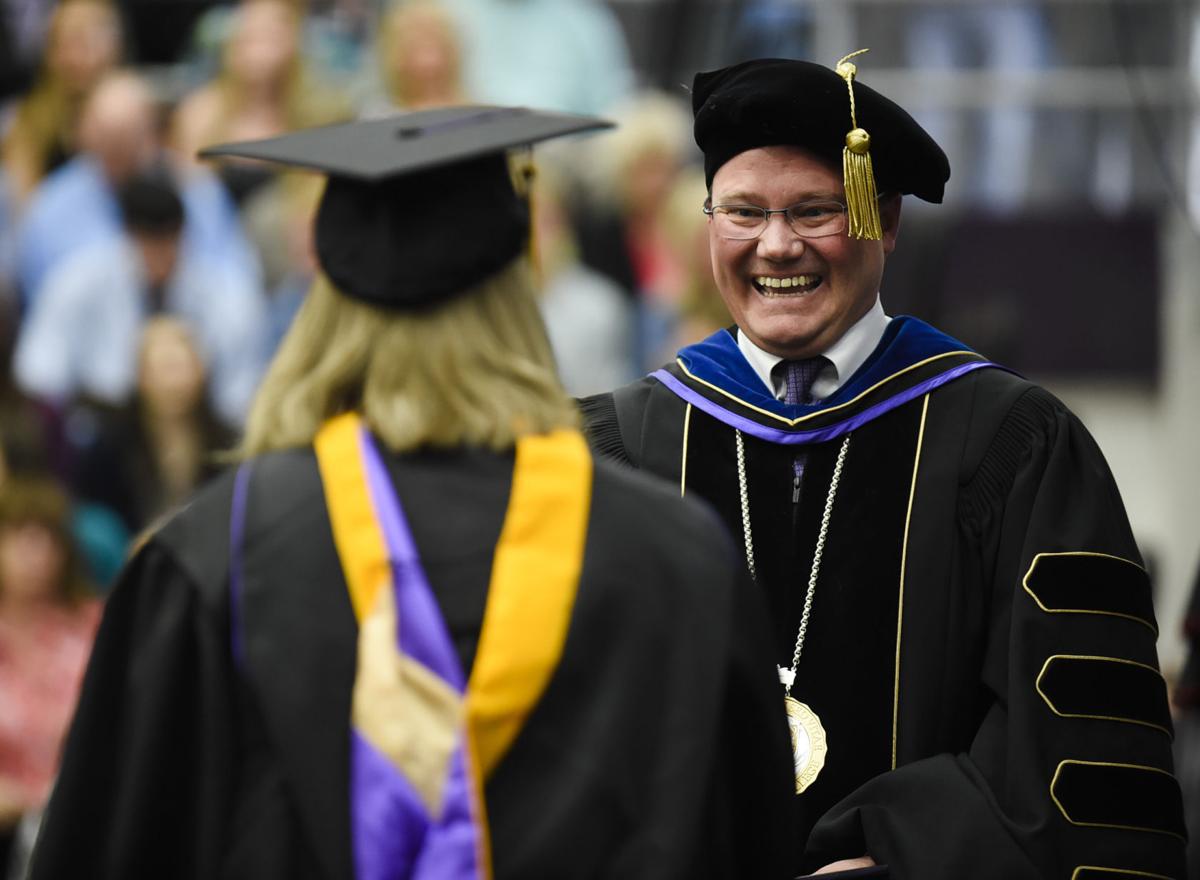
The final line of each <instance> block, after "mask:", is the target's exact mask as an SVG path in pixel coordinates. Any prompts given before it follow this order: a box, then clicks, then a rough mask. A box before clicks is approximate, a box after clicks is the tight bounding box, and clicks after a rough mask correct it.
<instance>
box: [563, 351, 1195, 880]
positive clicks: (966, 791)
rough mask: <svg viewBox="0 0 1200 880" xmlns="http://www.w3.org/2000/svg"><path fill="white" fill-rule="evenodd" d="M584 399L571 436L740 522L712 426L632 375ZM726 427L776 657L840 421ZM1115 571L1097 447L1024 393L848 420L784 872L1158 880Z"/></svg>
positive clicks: (1124, 594) (1117, 519) (1147, 684)
mask: <svg viewBox="0 0 1200 880" xmlns="http://www.w3.org/2000/svg"><path fill="white" fill-rule="evenodd" d="M725 347H726V348H727V349H728V348H731V346H729V345H726V346H725ZM956 357H957V356H956ZM681 363H684V362H683V361H681ZM744 367H745V365H744V364H742V365H740V366H739V367H738V369H741V370H742V374H743V375H744V373H745V370H744ZM904 367H906V365H905V364H898V365H897V372H896V373H895V374H894V375H893V376H892V377H891V378H890V379H889V380H887V381H886V382H884V383H881V384H880V385H878V386H875V387H874V388H873V390H872V392H871V395H869V397H872V399H873V400H875V401H877V400H878V399H879V397H880V396H881V395H885V396H886V395H896V396H897V397H898V398H899V399H904V398H905V397H906V390H911V388H912V387H913V383H915V382H917V381H918V380H919V378H920V377H918V376H917V374H918V373H919V372H920V371H919V370H914V369H911V368H910V369H909V370H908V371H907V372H905V370H904V369H903V368H904ZM659 375H660V376H665V377H666V379H667V380H672V379H671V377H672V376H673V377H674V380H672V381H676V380H677V381H678V382H679V383H681V384H684V385H686V388H685V390H687V389H688V388H690V389H693V390H694V391H695V392H696V394H695V395H693V400H695V401H699V402H700V403H705V404H707V402H710V401H712V400H717V399H719V396H718V392H720V393H724V392H723V391H722V389H720V388H719V387H716V386H715V384H714V383H713V382H712V381H711V379H710V380H709V381H708V382H707V384H705V383H701V382H698V381H695V380H694V378H693V377H690V374H689V373H688V371H687V370H686V369H680V368H678V367H672V368H670V375H667V374H665V373H661V372H660V374H659ZM864 400H865V398H864ZM864 406H865V403H864V404H862V405H860V404H856V403H853V402H852V403H851V404H847V405H846V407H848V409H846V408H845V407H843V409H842V412H843V413H847V412H848V414H849V418H851V419H853V418H856V417H857V416H858V415H860V414H861V413H862V412H863V411H864ZM731 407H732V405H731ZM855 407H858V408H857V409H856V408H855ZM583 409H584V412H585V414H586V415H587V417H588V422H589V426H588V430H589V434H590V436H591V439H592V442H593V446H594V448H596V449H597V450H599V451H601V452H603V453H604V454H606V455H608V456H609V457H611V458H614V459H617V460H620V461H623V462H625V463H626V464H631V465H633V466H634V467H637V468H641V469H643V470H645V471H649V472H652V473H655V474H658V475H659V476H662V477H665V478H667V479H669V480H671V481H672V482H673V483H674V485H675V486H676V487H677V491H679V490H680V489H682V491H684V492H685V493H686V494H688V495H698V496H700V497H702V498H704V499H706V500H708V501H709V502H711V503H712V504H713V506H714V507H715V508H716V509H717V511H718V512H719V513H720V515H721V516H722V518H723V519H724V520H725V522H726V524H727V526H728V527H729V529H730V530H731V532H732V533H733V534H734V535H738V536H742V535H743V526H742V504H741V500H740V493H739V478H738V470H737V457H736V446H735V430H734V428H733V427H731V426H730V424H728V423H727V422H726V421H723V420H721V419H719V418H717V417H716V415H715V414H710V413H709V412H706V411H703V410H702V409H701V407H700V405H696V406H692V405H690V404H689V403H688V402H686V401H685V400H684V399H683V396H682V395H678V394H677V393H675V392H673V391H672V390H671V389H670V388H669V387H668V385H667V384H666V383H665V382H664V381H660V379H659V378H656V377H648V378H646V379H644V380H641V381H640V382H637V383H634V384H632V385H629V386H626V387H624V388H621V389H618V390H617V391H616V392H615V393H614V394H609V395H599V396H596V397H592V398H588V399H586V400H584V401H583ZM737 415H738V417H741V418H744V417H746V416H747V415H751V416H752V415H753V413H752V412H750V410H749V409H748V408H746V407H740V408H738V409H737ZM821 417H822V416H818V417H817V418H821ZM763 421H764V423H769V424H771V425H775V426H776V427H778V420H777V419H776V420H774V421H772V420H770V419H767V418H765V417H764V419H763ZM735 423H736V422H735ZM741 424H745V422H742V423H741ZM744 443H745V471H746V476H747V495H748V506H749V515H750V521H751V535H752V539H753V549H754V554H755V561H756V569H757V574H758V577H757V580H758V583H759V586H760V587H761V589H762V591H763V593H764V597H765V599H766V601H767V603H768V606H769V612H770V615H771V618H772V623H773V624H774V631H775V641H774V646H773V648H774V652H775V660H776V662H777V663H778V664H779V665H780V666H783V667H788V666H790V665H791V658H792V652H793V649H794V645H795V641H796V636H797V629H798V626H799V623H800V619H801V614H802V610H803V604H804V599H805V593H806V589H807V584H808V579H809V573H810V568H811V563H812V558H813V552H814V546H815V542H816V537H817V533H818V530H819V527H820V521H821V516H822V511H823V508H824V506H825V503H826V498H827V493H828V489H829V486H830V480H831V475H832V471H833V466H834V461H835V459H836V456H837V453H838V449H839V447H840V446H841V443H842V438H841V437H837V438H834V439H830V440H826V441H825V442H815V443H812V444H810V445H804V446H788V445H783V444H781V443H777V442H770V441H768V440H766V439H758V438H756V437H753V436H750V435H749V434H746V435H744ZM797 449H803V450H805V451H806V455H807V459H806V464H805V468H804V474H803V483H802V486H801V491H800V495H799V498H798V499H797V500H796V501H795V502H793V458H794V455H795V452H796V450H797ZM1139 563H1140V560H1139V556H1138V551H1137V548H1136V546H1135V543H1134V539H1133V536H1132V534H1131V530H1130V528H1129V524H1128V521H1127V518H1126V514H1125V510H1124V507H1123V504H1122V502H1121V499H1120V496H1119V494H1118V492H1117V488H1116V486H1115V484H1114V482H1113V480H1112V477H1111V475H1110V472H1109V469H1108V467H1107V465H1106V464H1105V461H1104V459H1103V456H1102V455H1101V452H1100V450H1099V449H1098V447H1097V446H1096V444H1095V442H1094V441H1093V439H1092V438H1091V437H1090V436H1089V435H1088V433H1087V431H1086V430H1085V429H1084V427H1083V426H1082V425H1081V424H1080V422H1079V421H1078V420H1077V419H1076V418H1075V417H1074V416H1073V415H1072V414H1071V413H1070V412H1069V411H1068V410H1067V409H1066V407H1064V406H1063V404H1062V403H1061V402H1059V401H1058V400H1057V399H1055V398H1054V397H1053V396H1052V395H1050V394H1049V393H1048V392H1046V391H1045V390H1043V389H1041V388H1040V387H1037V386H1036V385H1034V384H1032V383H1030V382H1028V381H1025V380H1024V379H1021V378H1020V377H1018V376H1015V375H1013V374H1011V373H1009V372H1007V371H1004V370H1001V369H995V368H984V369H977V370H974V371H971V372H968V373H966V374H964V375H960V376H958V377H957V378H954V379H953V380H952V381H949V382H947V383H946V384H943V385H941V386H940V387H936V388H933V389H932V390H927V391H925V392H924V393H921V394H919V395H918V396H915V397H913V398H912V399H908V400H907V402H904V403H903V404H902V405H899V406H896V407H894V408H891V409H889V410H887V411H886V412H883V414H877V415H874V416H870V415H868V417H866V419H865V423H861V424H859V426H858V427H857V428H856V429H855V430H853V431H851V432H850V443H849V447H848V449H847V454H846V460H845V466H844V470H843V473H842V476H841V482H840V486H839V488H838V492H837V495H836V499H835V503H834V507H833V510H832V515H831V518H830V522H829V527H828V537H827V541H826V544H825V547H824V555H823V561H822V564H821V568H820V574H819V578H818V582H817V586H816V590H815V594H814V602H813V608H812V613H811V618H810V623H809V626H808V630H807V638H806V642H805V646H804V649H803V654H802V656H801V659H800V663H799V666H798V669H797V678H796V685H795V687H794V689H793V696H795V697H796V698H797V699H799V700H801V701H802V702H804V703H807V704H808V705H809V706H810V707H811V708H812V709H813V711H815V712H816V714H817V715H818V716H819V717H820V719H821V721H822V723H823V725H824V727H825V730H826V732H827V736H828V749H829V751H828V755H827V756H826V762H825V767H824V769H823V771H822V773H821V775H820V776H819V777H818V778H817V780H816V781H815V782H814V783H813V784H812V786H811V788H809V789H808V790H807V791H806V792H805V793H804V794H802V795H799V796H797V797H796V802H797V803H796V806H797V810H798V815H797V817H796V823H797V824H796V826H795V829H794V831H793V837H794V840H795V841H796V844H797V846H798V848H800V849H801V850H802V854H801V855H799V856H798V859H799V862H800V865H801V866H802V868H803V869H804V870H808V871H811V870H814V869H816V868H818V867H820V866H822V865H824V864H826V863H828V862H830V861H832V860H835V859H842V858H851V857H855V856H859V855H862V854H863V853H869V854H870V855H871V856H872V857H873V858H874V859H875V860H876V861H877V862H880V863H887V864H888V865H889V866H890V870H891V876H892V877H894V878H896V880H959V878H966V877H970V878H973V880H1025V878H1028V880H1034V878H1039V880H1040V878H1055V880H1114V878H1118V877H1121V876H1137V877H1170V878H1181V877H1182V876H1183V870H1184V869H1183V848H1184V843H1183V837H1182V836H1183V835H1184V833H1185V832H1184V830H1183V818H1182V808H1181V805H1180V794H1179V788H1178V785H1177V784H1176V782H1175V780H1174V778H1173V777H1172V776H1171V775H1170V773H1171V769H1172V763H1171V736H1172V728H1171V721H1170V718H1169V715H1168V711H1167V702H1166V688H1165V683H1164V681H1163V679H1162V677H1161V675H1160V674H1159V672H1158V662H1157V655H1156V648H1155V641H1156V633H1157V630H1156V628H1155V624H1154V615H1153V609H1152V604H1151V596H1150V586H1149V581H1148V578H1147V576H1146V574H1145V572H1144V570H1143V569H1142V568H1141V567H1140V564H1139ZM1138 872H1142V873H1138Z"/></svg>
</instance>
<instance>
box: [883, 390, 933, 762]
mask: <svg viewBox="0 0 1200 880" xmlns="http://www.w3.org/2000/svg"><path fill="white" fill-rule="evenodd" d="M928 413H929V395H928V394H926V395H925V401H924V403H923V404H922V406H921V426H920V428H918V429H917V452H916V454H915V455H914V456H913V469H912V483H911V484H910V485H909V487H908V511H907V512H906V513H905V514H904V543H903V545H902V549H901V550H900V600H899V602H898V603H897V606H898V607H897V609H896V681H895V685H894V686H893V689H892V769H893V770H895V769H896V753H897V743H898V732H899V728H900V637H901V635H902V634H903V631H904V575H905V572H906V570H907V568H908V527H909V525H910V524H911V523H912V508H913V498H914V497H916V494H917V469H918V468H919V467H920V464H921V447H922V446H923V445H924V443H925V417H926V415H928Z"/></svg>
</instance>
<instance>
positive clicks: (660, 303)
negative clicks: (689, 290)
mask: <svg viewBox="0 0 1200 880" xmlns="http://www.w3.org/2000/svg"><path fill="white" fill-rule="evenodd" d="M612 117H613V118H614V119H616V120H617V122H618V127H617V129H616V130H615V131H613V132H612V133H610V134H606V135H603V136H601V137H597V138H595V139H593V141H592V143H591V144H589V146H590V147H592V149H593V152H592V154H591V158H592V161H591V163H590V165H589V168H588V169H587V173H588V175H589V177H590V183H591V186H590V190H591V193H592V198H591V204H590V206H589V207H587V208H585V210H584V212H583V214H582V215H581V216H580V220H579V223H580V243H581V248H582V254H583V259H584V262H586V263H588V264H589V265H590V266H592V267H594V268H596V269H598V270H599V271H601V272H603V273H604V274H606V275H608V276H609V277H610V278H612V279H613V280H614V281H616V282H617V283H618V284H622V285H623V286H625V287H627V288H628V289H630V290H632V291H633V293H634V294H635V295H636V300H637V303H638V313H639V317H638V328H639V329H638V350H637V357H638V360H639V362H640V364H641V366H650V365H653V364H657V363H659V360H660V354H661V351H662V349H663V347H664V346H665V345H666V344H667V343H668V340H670V339H671V338H672V336H673V333H674V329H673V328H674V322H675V319H676V317H677V314H678V308H679V301H680V298H681V297H682V295H683V287H684V281H685V277H686V272H685V269H684V267H683V265H682V264H681V261H680V258H679V256H678V253H677V251H676V249H675V248H674V247H672V244H671V230H670V222H669V219H668V217H667V203H668V201H669V199H670V194H671V191H672V189H673V188H674V186H675V183H676V180H677V178H678V175H679V173H680V170H681V169H682V167H683V165H684V162H685V161H686V159H687V156H688V152H687V151H688V149H689V147H688V142H689V138H690V133H691V121H690V116H689V114H688V112H687V109H686V108H685V107H684V106H683V105H682V104H681V103H680V101H679V100H678V99H677V98H674V97H672V96H670V95H665V94H661V93H654V92H650V93H645V94H643V95H641V96H640V97H638V98H637V99H635V100H633V101H632V102H630V103H629V104H627V105H624V106H622V107H621V108H618V109H617V110H616V111H615V112H614V113H613V114H612Z"/></svg>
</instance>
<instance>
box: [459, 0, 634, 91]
mask: <svg viewBox="0 0 1200 880" xmlns="http://www.w3.org/2000/svg"><path fill="white" fill-rule="evenodd" d="M446 5H447V7H448V8H449V9H451V10H452V11H453V12H454V13H455V15H456V18H457V19H458V22H459V26H460V28H461V33H462V34H463V44H464V46H465V51H464V53H463V63H464V65H465V74H466V77H465V78H466V92H467V94H469V95H471V97H472V98H473V99H477V100H479V101H481V102H483V103H486V104H506V105H525V106H529V107H538V108H540V109H544V110H562V111H566V112H570V113H602V112H604V111H606V110H608V109H609V108H611V107H612V106H613V105H615V104H616V103H618V102H619V101H621V100H623V99H625V98H626V96H627V95H628V94H629V92H630V90H631V88H632V86H633V73H632V70H631V68H630V61H629V49H628V47H627V45H626V43H625V34H624V32H623V31H622V30H621V24H620V22H619V21H617V18H616V16H615V15H614V14H613V12H612V10H611V9H609V8H608V7H607V6H606V5H605V4H604V3H603V2H601V0H447V2H446Z"/></svg>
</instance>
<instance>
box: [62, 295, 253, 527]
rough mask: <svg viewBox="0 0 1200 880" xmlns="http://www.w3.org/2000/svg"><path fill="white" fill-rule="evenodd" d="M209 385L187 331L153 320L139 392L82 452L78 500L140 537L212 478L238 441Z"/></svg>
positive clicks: (146, 334)
mask: <svg viewBox="0 0 1200 880" xmlns="http://www.w3.org/2000/svg"><path fill="white" fill-rule="evenodd" d="M205 379H206V377H205V371H204V360H203V358H202V357H201V356H200V352H199V351H198V350H197V348H196V343H195V341H194V340H193V338H192V334H191V332H190V331H189V329H188V327H187V325H186V324H184V323H183V322H182V321H179V320H177V319H174V318H170V317H166V316H159V317H156V318H152V319H151V320H150V321H149V322H148V323H147V324H146V326H145V329H144V330H143V332H142V341H141V352H140V356H139V358H138V378H137V392H136V394H135V395H134V396H133V398H132V399H131V400H130V401H129V402H128V403H127V404H125V405H124V406H123V407H121V408H120V409H118V410H116V411H114V412H112V413H109V414H105V416H104V417H102V420H101V425H100V426H99V429H98V431H97V432H96V434H95V437H94V441H93V442H92V443H91V444H89V446H88V447H87V448H86V449H83V450H80V451H79V454H78V456H77V466H76V469H75V477H74V480H73V483H74V489H75V492H76V494H77V495H78V496H79V497H80V498H84V499H87V500H89V501H92V502H96V503H100V504H103V505H106V506H107V507H110V508H111V509H113V510H115V511H116V512H117V513H118V514H119V515H120V516H121V518H122V520H123V521H124V523H125V525H126V526H127V527H128V528H129V530H130V531H131V532H133V533H137V532H140V531H141V530H143V529H144V528H146V526H148V525H150V524H152V523H153V522H154V521H155V520H157V519H158V518H159V517H161V516H162V515H163V514H165V513H167V512H168V511H170V510H171V509H172V508H174V507H175V506H176V505H178V504H179V503H181V502H182V501H184V500H185V499H186V498H187V497H188V496H190V495H191V493H192V492H193V491H194V490H195V489H196V488H197V487H198V486H199V485H200V484H201V483H203V482H204V481H205V480H207V479H208V478H209V477H211V476H213V475H214V474H215V473H216V472H217V471H218V470H219V467H218V466H217V464H216V462H215V460H214V453H217V452H221V451H224V450H227V449H230V448H231V447H232V446H233V443H234V439H235V438H234V435H233V434H232V433H231V432H230V431H229V430H228V429H227V428H225V427H224V426H223V425H222V424H221V423H220V422H219V421H218V420H217V418H216V417H215V416H214V415H213V412H212V409H211V408H210V407H209V405H208V401H207V399H206V395H205V390H206V389H205Z"/></svg>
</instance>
